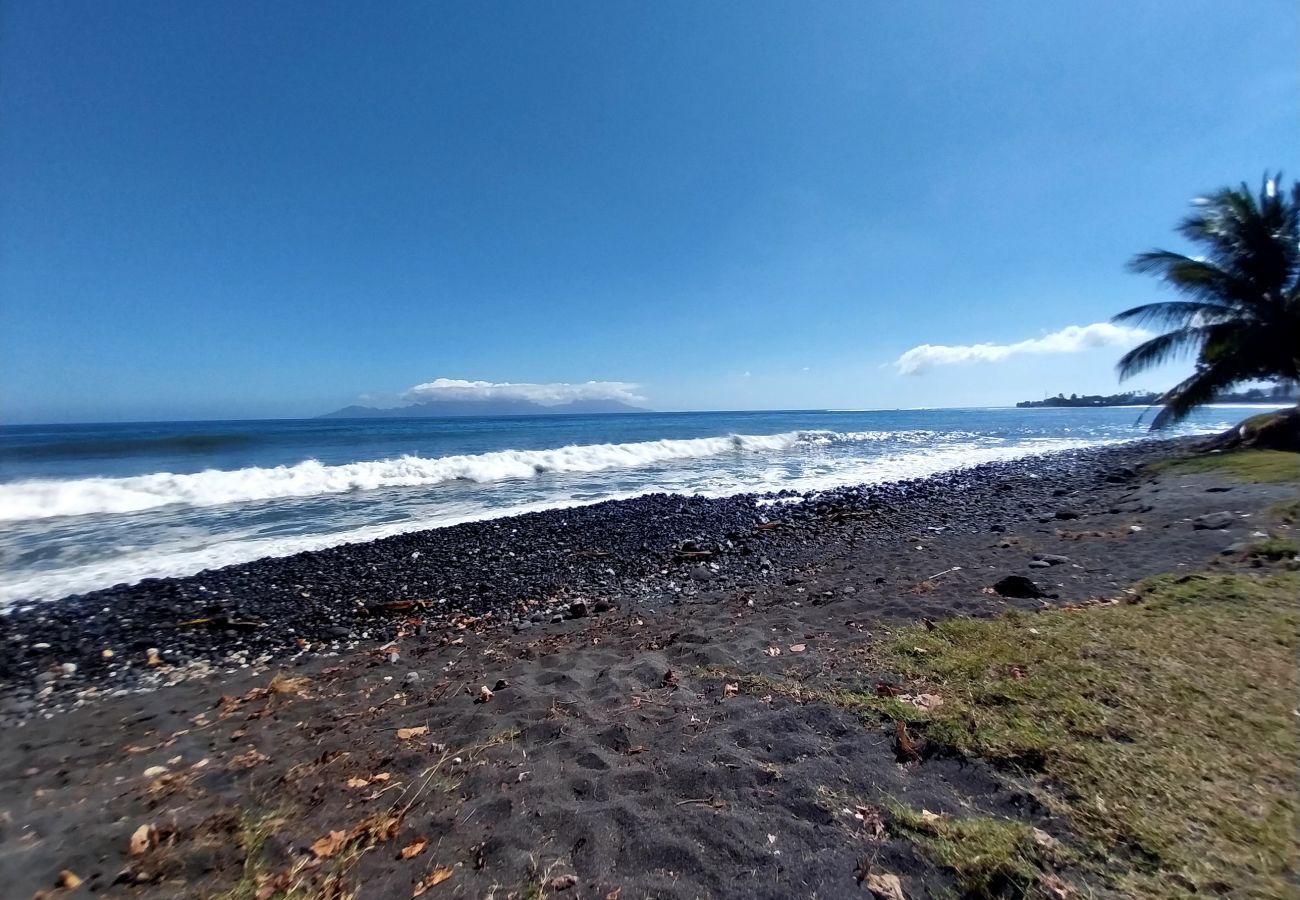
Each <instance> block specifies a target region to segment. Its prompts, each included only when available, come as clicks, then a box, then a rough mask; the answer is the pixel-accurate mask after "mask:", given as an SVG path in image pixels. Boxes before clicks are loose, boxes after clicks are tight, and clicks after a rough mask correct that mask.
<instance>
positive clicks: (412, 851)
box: [400, 837, 429, 859]
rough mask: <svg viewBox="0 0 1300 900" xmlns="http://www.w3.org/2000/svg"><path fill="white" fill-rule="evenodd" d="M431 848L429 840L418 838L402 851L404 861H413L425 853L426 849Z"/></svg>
mask: <svg viewBox="0 0 1300 900" xmlns="http://www.w3.org/2000/svg"><path fill="white" fill-rule="evenodd" d="M427 846H429V840H428V838H422V837H419V838H416V839H415V840H413V841H411V843H409V844H407V845H406V846H405V847H403V848H402V849H401V851H400V854H401V857H402V859H412V858H414V857H416V856H419V855H420V854H421V853H423V852H424V848H425V847H427Z"/></svg>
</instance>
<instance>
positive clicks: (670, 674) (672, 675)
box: [664, 669, 677, 685]
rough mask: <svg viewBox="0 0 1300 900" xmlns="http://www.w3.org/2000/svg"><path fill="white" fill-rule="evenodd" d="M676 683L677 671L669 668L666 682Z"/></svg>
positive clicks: (667, 683)
mask: <svg viewBox="0 0 1300 900" xmlns="http://www.w3.org/2000/svg"><path fill="white" fill-rule="evenodd" d="M676 683H677V673H676V672H674V671H673V670H672V669H669V670H668V671H667V672H665V673H664V684H665V685H674V684H676Z"/></svg>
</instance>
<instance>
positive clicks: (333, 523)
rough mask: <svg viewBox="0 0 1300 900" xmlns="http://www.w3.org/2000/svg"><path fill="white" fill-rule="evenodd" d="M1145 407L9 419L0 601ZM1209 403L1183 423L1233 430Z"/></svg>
mask: <svg viewBox="0 0 1300 900" xmlns="http://www.w3.org/2000/svg"><path fill="white" fill-rule="evenodd" d="M1140 412H1141V410H1137V409H1132V408H1106V409H917V410H888V411H886V410H869V411H806V412H732V413H645V414H629V415H600V416H546V417H526V418H525V417H520V418H457V419H374V420H337V419H334V420H323V419H304V420H284V421H235V422H168V423H144V424H106V425H30V426H5V427H3V428H0V607H4V606H9V605H12V604H14V603H15V602H22V601H35V600H47V599H53V598H58V597H62V596H66V595H69V594H74V593H83V592H85V591H89V590H94V589H97V588H104V587H110V586H112V585H115V584H119V583H134V582H137V581H139V580H141V579H144V578H153V577H164V576H174V575H190V574H194V573H196V572H199V571H201V570H203V569H208V568H216V567H219V566H224V565H230V564H233V563H240V562H248V561H251V560H254V559H259V558H261V557H264V556H285V555H289V554H293V553H297V552H300V551H304V550H314V549H320V548H323V547H329V546H333V545H337V544H342V543H347V542H353V541H366V540H373V539H375V538H379V537H384V536H387V535H392V534H397V533H401V532H406V531H415V530H419V529H425V528H436V527H438V526H444V525H451V524H454V523H457V522H465V521H471V520H475V519H485V518H492V517H497V516H504V515H510V514H513V513H521V512H527V511H532V510H541V509H552V508H558V507H565V506H573V505H578V504H587V503H594V502H598V501H601V500H608V499H614V498H625V497H634V496H638V495H641V494H646V493H653V492H673V493H682V494H702V495H706V496H726V495H731V494H737V493H745V492H778V491H783V490H789V491H797V492H807V491H816V490H820V489H825V488H828V487H834V486H839V485H847V484H860V483H879V482H885V481H898V480H902V479H908V478H916V477H919V476H924V475H929V474H933V473H935V472H940V471H944V470H948V469H955V468H960V467H962V466H967V465H974V464H977V463H981V462H988V461H991V460H1000V459H1011V458H1015V457H1020V456H1026V455H1032V454H1040V453H1048V452H1051V451H1054V450H1064V449H1070V448H1077V447H1087V446H1095V445H1099V444H1110V443H1117V442H1121V441H1131V440H1138V439H1142V438H1144V437H1147V432H1146V431H1145V429H1144V427H1143V426H1141V425H1139V424H1137V419H1138V416H1139V413H1140ZM1244 415H1245V411H1243V410H1242V409H1239V408H1238V409H1232V408H1224V407H1217V408H1207V409H1203V410H1200V411H1198V412H1197V413H1196V414H1195V415H1194V416H1193V417H1192V418H1191V419H1190V420H1189V421H1188V422H1186V423H1184V424H1183V425H1182V426H1180V427H1179V428H1178V429H1177V430H1176V431H1174V432H1172V433H1171V434H1193V433H1210V432H1215V431H1221V430H1223V429H1225V428H1228V427H1230V425H1231V424H1232V423H1234V422H1236V421H1238V420H1239V419H1241V418H1242V417H1244Z"/></svg>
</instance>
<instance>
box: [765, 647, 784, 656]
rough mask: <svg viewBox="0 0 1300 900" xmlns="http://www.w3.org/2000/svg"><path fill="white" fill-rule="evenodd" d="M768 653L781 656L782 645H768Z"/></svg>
mask: <svg viewBox="0 0 1300 900" xmlns="http://www.w3.org/2000/svg"><path fill="white" fill-rule="evenodd" d="M767 655H768V656H780V655H781V648H780V647H768V648H767Z"/></svg>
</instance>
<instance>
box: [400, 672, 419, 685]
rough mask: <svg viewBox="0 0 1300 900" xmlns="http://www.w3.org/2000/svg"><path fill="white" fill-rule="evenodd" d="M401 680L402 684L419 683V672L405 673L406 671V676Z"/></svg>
mask: <svg viewBox="0 0 1300 900" xmlns="http://www.w3.org/2000/svg"><path fill="white" fill-rule="evenodd" d="M402 682H403V683H404V684H419V683H420V673H419V672H407V673H406V677H405V678H403V679H402Z"/></svg>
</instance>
